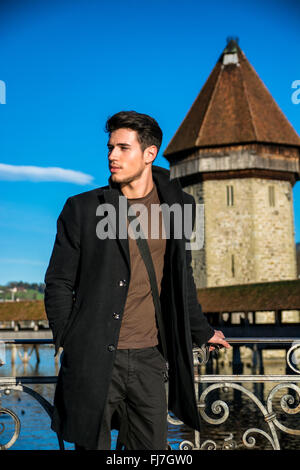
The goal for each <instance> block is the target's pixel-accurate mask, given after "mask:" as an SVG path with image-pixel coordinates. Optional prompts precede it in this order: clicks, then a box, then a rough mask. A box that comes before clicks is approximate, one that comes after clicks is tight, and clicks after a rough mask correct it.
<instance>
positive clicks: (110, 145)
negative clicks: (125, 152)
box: [107, 142, 131, 147]
mask: <svg viewBox="0 0 300 470" xmlns="http://www.w3.org/2000/svg"><path fill="white" fill-rule="evenodd" d="M115 145H122V147H131V144H128V143H127V142H118V143H117V144H115ZM107 147H113V145H112V144H111V143H109V142H108V144H107Z"/></svg>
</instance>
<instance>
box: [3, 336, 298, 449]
mask: <svg viewBox="0 0 300 470" xmlns="http://www.w3.org/2000/svg"><path fill="white" fill-rule="evenodd" d="M226 340H227V341H228V342H229V343H230V344H231V345H233V346H241V345H247V344H250V345H251V344H269V345H270V344H271V345H272V344H279V345H282V347H284V348H285V349H286V350H287V353H286V361H287V364H288V366H289V367H290V369H291V371H293V372H294V375H241V374H235V375H220V374H218V375H213V374H212V375H200V374H199V373H198V374H197V373H196V374H195V392H196V396H197V397H199V395H200V398H199V401H198V409H199V414H200V417H201V418H202V419H203V420H204V421H205V422H207V423H210V424H214V425H218V424H222V423H224V422H225V421H226V420H227V418H228V416H229V407H228V405H227V403H226V402H225V401H223V400H216V401H214V402H213V403H212V404H211V411H212V413H213V414H214V415H219V417H217V418H211V417H209V416H208V415H207V413H206V408H207V403H206V400H207V397H208V396H209V394H210V392H212V391H213V390H217V389H218V390H220V391H223V392H225V393H226V392H228V390H229V389H233V390H237V391H239V392H241V393H244V394H245V395H246V396H247V397H248V398H249V399H250V400H252V402H253V403H254V404H255V405H256V406H257V408H258V410H259V411H260V412H261V413H262V415H263V417H264V420H265V423H266V424H267V426H268V432H266V431H263V430H262V429H258V428H250V429H248V430H247V431H246V432H244V434H243V437H242V441H243V444H244V446H245V447H246V448H253V447H254V445H255V443H256V440H255V438H254V437H253V436H252V434H255V433H257V434H260V435H262V436H264V437H265V438H266V439H267V441H268V442H269V443H270V444H271V446H272V448H273V449H275V450H279V449H280V443H279V438H278V435H277V431H278V430H281V431H282V432H285V433H287V434H292V435H295V436H300V429H291V428H288V427H286V426H284V425H283V424H282V423H280V422H279V420H278V418H277V415H276V413H275V412H274V410H273V398H274V396H275V394H276V393H277V392H278V391H279V390H281V389H283V388H289V389H291V390H293V392H294V396H293V395H291V394H286V395H284V396H283V397H282V398H281V402H280V403H281V408H282V410H283V411H284V412H285V413H287V414H288V415H296V414H297V413H299V412H300V403H299V402H300V388H299V386H298V385H296V384H297V383H300V376H299V375H297V374H300V370H299V369H298V368H297V366H298V365H299V362H300V361H298V359H296V360H295V357H296V352H298V351H299V349H300V339H299V338H226ZM1 343H5V344H52V343H53V341H52V340H51V339H49V340H48V339H44V340H43V339H14V340H3V341H2V342H1ZM193 353H194V366H195V367H196V368H198V370H200V366H201V364H202V359H203V358H202V357H201V354H202V351H201V349H199V348H195V349H194V350H193ZM56 382H57V377H56V376H43V377H26V376H21V377H0V397H1V394H2V393H3V395H4V396H6V395H9V394H10V393H11V391H12V390H17V391H21V392H25V393H27V394H29V395H31V396H32V397H33V398H34V399H35V400H37V401H38V402H39V403H40V405H41V406H42V407H43V409H44V410H45V411H46V412H47V414H48V415H49V417H50V418H51V417H52V412H53V405H52V404H50V403H49V402H48V401H47V400H46V399H45V398H44V397H43V396H41V395H40V394H39V393H37V392H36V391H35V390H33V389H32V388H30V387H27V385H34V384H55V383H56ZM265 382H274V383H277V385H276V386H274V387H273V388H272V389H271V391H270V392H269V394H268V397H267V400H266V403H265V404H264V403H262V401H261V400H259V399H258V398H257V397H256V395H255V394H254V393H252V392H251V391H249V390H248V389H246V388H245V387H244V386H242V385H240V384H247V383H265ZM203 384H206V385H207V387H206V388H205V389H204V390H203V391H201V390H200V387H201V386H203ZM199 392H201V393H199ZM295 395H296V397H297V400H298V403H297V405H296V406H295V407H291V405H294V404H295ZM1 414H6V415H9V416H10V417H11V418H12V419H13V421H14V425H15V427H14V434H13V436H12V438H11V439H10V440H9V442H6V443H5V444H2V445H0V450H4V449H9V448H10V447H11V446H12V445H13V444H14V443H15V442H16V440H17V439H18V436H19V434H20V426H21V423H20V419H19V418H18V416H17V415H16V414H15V413H14V412H13V411H12V410H10V409H8V408H2V407H1V404H0V417H1ZM220 415H222V416H220ZM168 421H169V422H170V423H171V424H173V425H182V424H183V423H182V421H179V420H178V419H176V418H174V417H172V416H170V414H169V415H168ZM3 430H4V424H2V423H1V422H0V435H1V433H2V432H3ZM57 438H58V444H59V448H60V449H61V450H63V449H64V443H63V440H62V439H61V438H60V436H59V435H57ZM237 447H238V445H237V443H236V442H235V441H234V440H233V434H232V433H230V434H229V435H228V437H226V438H225V439H224V443H223V445H222V449H225V450H227V449H234V448H237ZM179 448H180V449H183V450H186V449H193V450H211V449H217V444H216V442H215V441H213V440H205V441H204V442H201V441H200V432H198V431H195V443H192V442H190V441H186V440H185V441H182V442H181V443H180V445H179ZM299 448H300V443H299Z"/></svg>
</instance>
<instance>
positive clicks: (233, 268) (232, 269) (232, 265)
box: [231, 255, 235, 277]
mask: <svg viewBox="0 0 300 470" xmlns="http://www.w3.org/2000/svg"><path fill="white" fill-rule="evenodd" d="M231 274H232V277H235V265H234V255H231Z"/></svg>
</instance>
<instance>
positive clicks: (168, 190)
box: [99, 165, 183, 267]
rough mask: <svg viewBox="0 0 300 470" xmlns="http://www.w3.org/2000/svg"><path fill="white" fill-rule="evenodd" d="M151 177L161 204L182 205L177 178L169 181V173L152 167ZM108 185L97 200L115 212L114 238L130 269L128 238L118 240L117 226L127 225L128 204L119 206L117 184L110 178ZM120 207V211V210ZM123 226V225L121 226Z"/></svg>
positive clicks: (180, 190) (119, 192)
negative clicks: (103, 202) (100, 199)
mask: <svg viewBox="0 0 300 470" xmlns="http://www.w3.org/2000/svg"><path fill="white" fill-rule="evenodd" d="M152 176H153V180H154V183H155V185H156V188H157V192H158V195H159V198H160V201H161V203H166V204H168V205H170V206H171V205H172V204H174V203H176V202H177V203H182V202H183V199H182V188H181V185H180V183H179V180H178V178H175V179H173V180H170V171H169V170H167V169H165V168H162V167H159V166H156V165H152ZM108 183H109V185H108V186H106V187H105V188H103V190H102V192H101V193H100V194H99V198H100V197H101V196H102V197H103V198H104V200H105V203H106V204H112V205H113V206H114V208H115V211H116V238H117V240H118V242H119V243H120V246H121V248H122V250H123V253H124V255H125V258H126V261H127V264H128V266H129V267H130V255H129V243H128V238H119V226H120V223H122V224H124V223H127V221H126V219H127V211H128V203H127V200H126V203H125V204H122V205H120V204H119V201H120V200H119V198H120V196H123V194H122V192H121V190H120V187H119V184H117V183H114V182H113V181H112V180H111V177H110V178H109V180H108ZM123 197H125V196H123ZM120 206H121V210H120ZM123 226H124V225H123Z"/></svg>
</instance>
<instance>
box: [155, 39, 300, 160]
mask: <svg viewBox="0 0 300 470" xmlns="http://www.w3.org/2000/svg"><path fill="white" fill-rule="evenodd" d="M249 142H259V143H272V144H283V145H289V146H290V145H291V146H297V147H298V146H300V137H299V136H298V134H297V132H296V131H295V130H294V128H293V127H292V125H291V124H290V123H289V121H288V120H287V118H286V117H285V115H284V114H283V112H282V111H281V110H280V108H279V106H278V105H277V103H276V102H275V100H274V99H273V98H272V96H271V94H270V92H269V91H268V90H267V88H266V87H265V85H264V84H263V82H262V81H261V79H260V78H259V76H258V75H257V73H256V72H255V70H254V68H253V67H252V66H251V65H250V63H249V61H248V60H247V58H246V57H245V55H244V53H243V51H242V50H241V49H240V47H239V46H238V44H237V42H236V41H235V40H231V41H230V42H229V43H228V45H227V47H226V48H225V49H224V51H223V53H222V54H221V56H220V58H219V60H218V61H217V63H216V65H215V67H214V69H213V70H212V72H211V74H210V76H209V77H208V79H207V81H206V83H205V84H204V86H203V88H202V90H201V91H200V93H199V95H198V96H197V98H196V100H195V101H194V103H193V105H192V107H191V108H190V110H189V112H188V114H187V115H186V117H185V119H184V120H183V122H182V124H181V125H180V127H179V128H178V130H177V132H176V134H175V135H174V137H173V138H172V140H171V141H170V143H169V145H168V146H167V148H166V150H165V152H164V155H165V156H166V157H167V158H168V157H169V156H171V155H172V154H175V153H177V152H182V151H185V150H188V149H193V148H197V147H211V146H225V145H235V144H243V143H249Z"/></svg>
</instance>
